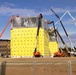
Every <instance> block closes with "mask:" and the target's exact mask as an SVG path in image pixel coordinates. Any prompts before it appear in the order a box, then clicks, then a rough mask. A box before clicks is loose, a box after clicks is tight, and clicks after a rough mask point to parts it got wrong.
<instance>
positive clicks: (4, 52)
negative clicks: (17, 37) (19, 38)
mask: <svg viewBox="0 0 76 75" xmlns="http://www.w3.org/2000/svg"><path fill="white" fill-rule="evenodd" d="M9 55H10V40H6V39H0V56H2V57H8V56H9Z"/></svg>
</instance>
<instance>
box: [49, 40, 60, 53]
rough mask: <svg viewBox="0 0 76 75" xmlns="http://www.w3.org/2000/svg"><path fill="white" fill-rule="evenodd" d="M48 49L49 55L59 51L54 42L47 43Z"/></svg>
mask: <svg viewBox="0 0 76 75" xmlns="http://www.w3.org/2000/svg"><path fill="white" fill-rule="evenodd" d="M49 49H50V54H53V53H55V52H58V50H59V49H58V44H57V42H56V41H51V42H49Z"/></svg>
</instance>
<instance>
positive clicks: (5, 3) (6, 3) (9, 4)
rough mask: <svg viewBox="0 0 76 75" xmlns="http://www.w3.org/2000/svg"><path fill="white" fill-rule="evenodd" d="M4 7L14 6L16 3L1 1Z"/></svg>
mask: <svg viewBox="0 0 76 75" xmlns="http://www.w3.org/2000/svg"><path fill="white" fill-rule="evenodd" d="M0 4H1V6H2V7H14V6H16V5H14V4H12V3H8V2H4V3H0Z"/></svg>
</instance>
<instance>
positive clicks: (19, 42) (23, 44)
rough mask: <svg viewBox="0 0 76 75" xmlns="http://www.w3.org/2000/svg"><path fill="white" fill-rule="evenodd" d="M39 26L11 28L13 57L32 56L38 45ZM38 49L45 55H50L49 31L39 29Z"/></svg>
mask: <svg viewBox="0 0 76 75" xmlns="http://www.w3.org/2000/svg"><path fill="white" fill-rule="evenodd" d="M36 35H37V27H33V28H13V29H12V30H11V57H14V56H15V57H16V56H17V57H18V56H19V57H32V56H33V52H34V49H35V47H36ZM37 50H38V51H39V52H40V53H41V55H43V56H49V40H48V33H47V31H45V30H44V29H43V28H41V29H40V31H39V37H38V45H37Z"/></svg>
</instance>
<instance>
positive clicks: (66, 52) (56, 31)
mask: <svg viewBox="0 0 76 75" xmlns="http://www.w3.org/2000/svg"><path fill="white" fill-rule="evenodd" d="M52 23H53V28H54V29H53V31H52V32H55V37H56V38H57V34H58V36H59V37H60V39H61V41H62V43H63V45H64V47H65V48H66V51H63V52H62V50H61V48H59V49H60V50H61V51H59V52H55V53H54V56H55V57H57V56H58V57H64V56H70V51H69V49H68V47H67V45H66V44H65V42H64V40H63V39H62V37H61V35H60V34H59V32H58V30H57V29H56V28H55V25H54V21H52ZM56 41H57V42H58V40H57V39H56Z"/></svg>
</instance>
